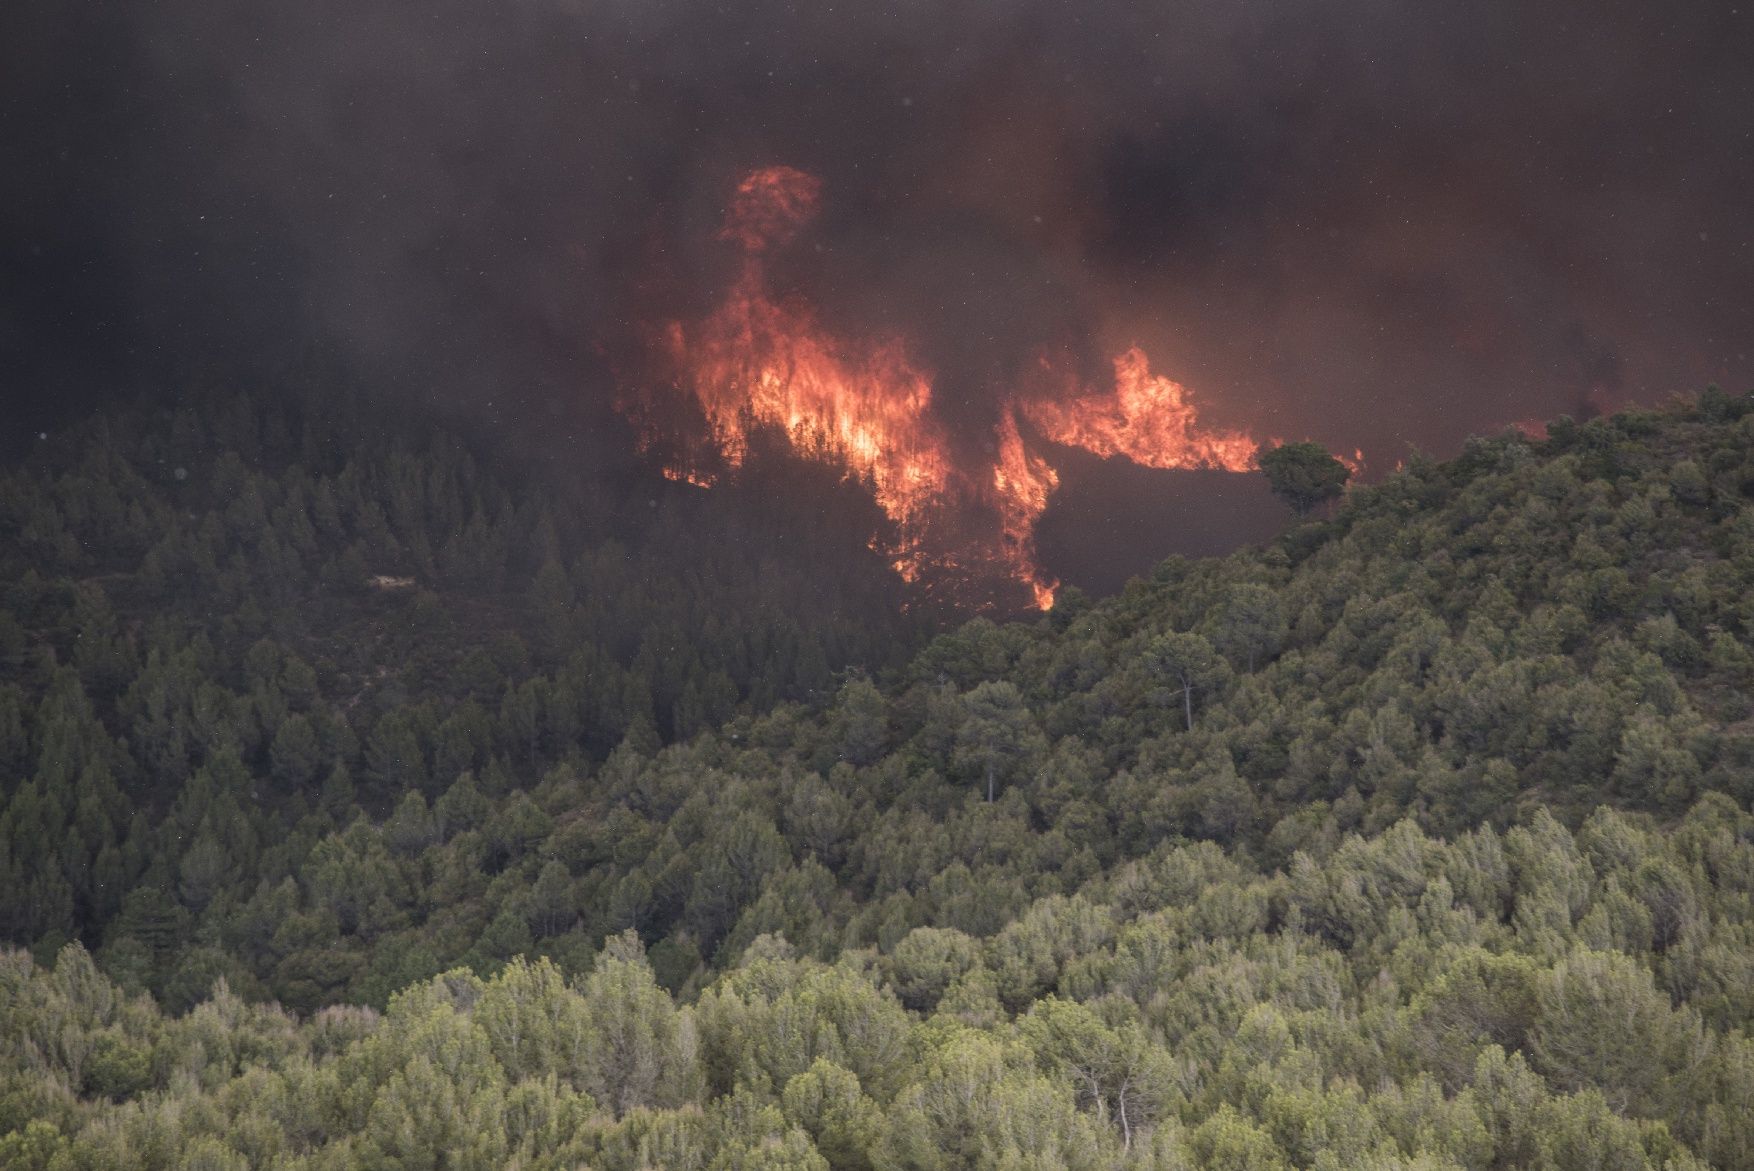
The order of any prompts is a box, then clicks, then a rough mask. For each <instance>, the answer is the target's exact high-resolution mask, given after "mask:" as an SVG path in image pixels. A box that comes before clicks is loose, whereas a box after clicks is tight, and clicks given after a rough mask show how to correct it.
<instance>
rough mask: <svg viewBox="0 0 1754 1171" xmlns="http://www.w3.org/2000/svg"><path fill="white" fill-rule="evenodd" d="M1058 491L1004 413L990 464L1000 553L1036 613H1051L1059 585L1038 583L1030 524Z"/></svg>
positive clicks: (1048, 468)
mask: <svg viewBox="0 0 1754 1171" xmlns="http://www.w3.org/2000/svg"><path fill="white" fill-rule="evenodd" d="M1059 486H1060V473H1058V472H1056V471H1054V469H1053V467H1052V465H1050V464H1049V463H1048V461H1047V460H1045V459H1043V458H1042V457H1041V456H1039V455H1036V454H1035V453H1034V452H1032V451H1030V450H1029V449H1028V448H1027V447H1025V446H1024V445H1023V435H1022V433H1021V432H1020V431H1018V429H1017V416H1016V415H1015V414H1013V413H1012V412H1010V411H1006V412H1005V413H1004V414H1003V415H1002V416H1000V419H999V457H998V459H997V460H996V461H995V462H994V463H993V491H994V492H995V493H997V495H998V502H999V532H1000V537H1001V540H1002V545H1001V548H1002V551H1003V554H1004V557H1005V560H1006V561H1007V562H1008V563H1009V564H1010V565H1011V566H1012V568H1013V571H1014V573H1015V576H1017V577H1018V578H1019V579H1020V580H1021V581H1022V582H1023V583H1024V584H1025V585H1027V586H1028V587H1029V588H1030V591H1031V592H1032V593H1033V594H1034V595H1035V605H1036V608H1037V609H1039V610H1048V609H1052V608H1053V604H1054V591H1055V590H1056V589H1058V588H1059V584H1060V583H1059V582H1057V581H1051V580H1048V579H1046V578H1044V577H1043V575H1042V571H1041V568H1040V567H1039V566H1038V565H1037V564H1036V562H1035V522H1036V518H1037V517H1039V516H1041V514H1042V513H1043V512H1046V511H1047V506H1048V497H1050V496H1052V495H1053V494H1054V489H1055V488H1058V487H1059Z"/></svg>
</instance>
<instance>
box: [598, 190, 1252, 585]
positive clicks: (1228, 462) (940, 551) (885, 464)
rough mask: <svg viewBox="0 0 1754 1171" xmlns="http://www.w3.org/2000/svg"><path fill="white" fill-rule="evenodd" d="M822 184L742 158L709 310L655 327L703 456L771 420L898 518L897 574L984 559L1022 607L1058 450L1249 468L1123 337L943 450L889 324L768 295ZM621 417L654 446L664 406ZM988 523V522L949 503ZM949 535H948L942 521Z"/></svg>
mask: <svg viewBox="0 0 1754 1171" xmlns="http://www.w3.org/2000/svg"><path fill="white" fill-rule="evenodd" d="M820 195H821V183H820V181H819V180H817V179H816V178H815V177H814V176H811V175H809V174H806V173H805V172H803V171H799V170H795V169H793V168H790V167H769V168H764V169H761V170H757V171H754V172H752V173H750V174H749V175H748V176H746V177H745V178H744V179H743V181H742V182H741V183H740V184H739V185H738V187H737V189H736V192H735V195H734V197H733V199H732V201H731V204H730V206H729V208H728V209H727V211H726V214H725V218H724V223H723V225H722V227H721V228H720V230H719V232H718V239H720V240H721V241H724V242H727V243H730V244H734V245H735V246H737V247H738V248H739V249H741V251H742V253H743V255H742V260H741V265H740V267H739V269H738V270H737V276H736V277H735V279H734V280H733V282H732V283H731V285H730V288H729V290H728V291H727V293H726V295H725V297H724V299H723V301H722V303H721V304H720V305H719V307H718V308H717V309H716V310H714V311H713V312H711V313H710V314H708V315H706V316H705V317H704V318H703V319H700V320H697V321H692V322H685V321H673V322H670V323H669V324H668V325H667V326H666V327H665V329H664V330H663V332H662V337H663V348H664V349H665V351H666V353H665V354H664V358H665V360H666V362H667V363H668V365H669V368H670V373H671V375H672V378H673V381H674V384H675V386H676V387H678V388H679V389H680V390H681V391H682V392H683V393H684V394H686V395H688V396H690V397H691V398H692V399H693V401H694V403H695V404H696V405H697V406H698V407H699V409H700V411H701V414H702V415H703V416H704V419H705V424H706V431H707V437H708V439H709V441H710V447H711V450H712V453H713V456H714V458H715V459H716V460H717V461H719V462H720V463H721V464H722V465H723V466H726V467H730V468H736V467H738V466H740V465H741V464H742V463H743V461H744V460H745V459H746V458H747V455H748V452H749V448H750V439H751V435H752V432H753V430H754V429H755V428H761V427H765V428H772V429H775V430H777V431H778V432H780V433H782V434H783V435H784V436H785V437H786V440H787V442H788V443H789V444H790V445H791V447H792V448H793V449H794V450H796V451H797V452H798V453H799V454H801V455H805V456H809V457H812V458H817V459H822V460H825V461H829V462H831V463H833V464H835V465H837V466H839V467H842V468H844V469H845V471H846V472H847V474H848V475H850V476H856V477H858V478H860V479H862V480H864V481H866V482H868V483H869V484H870V485H871V488H872V492H873V494H874V496H875V498H876V501H877V504H878V505H879V506H880V507H881V508H882V509H883V511H884V513H885V514H887V516H888V517H889V518H890V519H891V520H892V521H893V522H894V523H895V528H896V533H897V534H898V536H897V540H896V544H895V545H894V546H893V547H890V548H886V549H884V550H882V551H883V552H885V553H886V554H887V555H888V556H889V557H890V559H891V564H892V565H893V567H894V568H895V570H896V572H898V573H899V574H901V575H902V576H903V577H904V578H906V579H907V580H910V581H912V580H916V579H917V578H919V577H920V576H921V574H922V572H923V570H924V568H925V567H926V566H927V565H928V564H936V565H942V566H949V567H955V568H957V569H959V570H962V571H966V572H976V571H977V570H978V567H980V566H981V565H983V564H990V565H993V566H995V567H996V568H997V569H999V570H1000V571H1001V572H1003V573H1004V574H1005V575H1006V576H1009V577H1011V578H1013V579H1015V580H1016V581H1018V582H1020V583H1022V584H1023V585H1025V586H1027V587H1028V589H1029V591H1030V595H1031V597H1032V599H1033V602H1034V604H1035V605H1036V606H1037V607H1039V608H1042V609H1046V608H1048V607H1050V606H1052V605H1053V599H1054V592H1055V589H1056V587H1057V585H1058V583H1057V582H1056V581H1054V580H1052V579H1051V577H1050V576H1049V575H1047V574H1046V573H1045V572H1044V571H1043V570H1042V568H1041V567H1040V565H1039V563H1038V562H1037V559H1036V555H1035V525H1036V521H1037V520H1038V518H1039V517H1040V516H1041V514H1042V513H1043V512H1044V511H1045V510H1046V509H1047V506H1048V502H1049V499H1050V498H1051V497H1052V495H1053V493H1054V491H1055V489H1056V488H1058V486H1059V483H1060V476H1059V473H1058V472H1057V471H1056V470H1055V468H1054V466H1053V464H1052V462H1051V461H1050V454H1051V449H1052V447H1053V446H1054V445H1058V446H1061V447H1073V448H1080V449H1083V450H1085V451H1089V452H1091V453H1093V454H1096V455H1099V456H1103V457H1113V456H1126V457H1127V458H1128V459H1131V460H1133V461H1134V462H1136V463H1138V464H1141V465H1143V466H1145V467H1152V468H1166V469H1200V468H1203V469H1217V470H1222V471H1233V472H1241V471H1247V470H1249V469H1250V468H1252V467H1253V466H1254V459H1255V452H1256V450H1257V448H1258V446H1259V444H1258V441H1257V440H1255V439H1254V438H1253V437H1251V436H1249V435H1247V434H1244V433H1242V432H1235V431H1214V430H1208V429H1204V428H1202V427H1201V426H1200V423H1199V418H1198V411H1197V409H1196V407H1195V405H1194V404H1193V402H1192V401H1191V399H1190V396H1189V394H1188V392H1187V390H1186V388H1184V387H1183V386H1182V385H1180V384H1179V383H1177V382H1174V381H1172V380H1170V379H1169V378H1166V377H1163V376H1161V375H1158V374H1154V373H1152V371H1151V366H1150V359H1149V357H1148V356H1147V355H1146V353H1145V351H1144V350H1143V349H1142V348H1140V347H1138V346H1134V347H1132V348H1130V349H1128V350H1127V351H1125V352H1124V353H1122V354H1120V355H1118V356H1117V357H1116V358H1115V359H1114V362H1113V368H1114V381H1113V384H1112V385H1110V386H1102V387H1095V386H1088V385H1084V384H1083V383H1082V381H1081V380H1080V379H1079V378H1077V377H1076V376H1075V375H1074V374H1073V373H1072V372H1071V371H1070V369H1069V368H1068V369H1066V370H1059V369H1057V368H1056V367H1055V365H1054V363H1053V362H1051V361H1050V360H1048V359H1045V358H1044V359H1043V364H1044V367H1046V369H1047V373H1048V374H1049V378H1047V379H1046V380H1045V381H1046V382H1047V383H1048V384H1051V385H1055V386H1058V387H1059V388H1060V392H1059V393H1050V392H1044V391H1041V390H1039V389H1037V390H1033V391H1032V392H1030V393H1029V394H1012V395H1008V396H1005V397H1004V398H1002V400H1001V401H1000V402H999V403H998V405H997V410H996V418H995V419H994V421H993V423H992V434H991V436H990V437H989V441H988V442H986V443H984V444H983V445H982V449H983V450H985V451H987V452H989V453H990V454H989V455H988V456H985V457H983V460H990V462H988V463H984V464H983V465H982V466H969V464H970V461H969V460H968V459H967V458H961V459H959V458H958V457H957V456H956V454H955V453H954V449H953V447H952V444H951V441H950V436H949V434H948V433H947V432H946V430H945V427H944V425H943V424H942V423H941V421H940V420H939V419H938V418H937V417H936V416H935V415H934V413H933V400H932V395H933V385H934V383H933V375H932V372H931V371H930V370H928V369H926V368H924V367H923V366H922V365H920V364H919V363H918V362H917V360H916V359H915V358H914V356H913V355H912V354H911V353H910V350H909V346H908V343H907V340H906V339H905V338H902V337H899V336H881V335H878V336H868V337H850V336H844V335H843V334H840V333H836V332H834V331H832V330H830V329H828V328H827V327H825V326H824V325H823V323H822V322H821V320H820V319H819V315H818V313H817V312H816V310H815V309H814V307H813V306H811V305H809V304H807V303H805V302H803V301H802V300H800V299H798V298H796V297H788V296H782V295H780V294H777V293H776V292H775V291H774V288H773V285H772V283H771V282H770V279H769V274H768V271H767V259H768V257H770V256H771V255H772V254H773V253H774V252H775V251H776V250H777V249H779V248H782V247H783V246H784V245H785V244H787V243H788V242H789V241H791V240H792V239H793V238H795V237H796V236H797V235H798V233H799V232H800V231H802V230H803V229H804V228H805V227H806V226H807V225H808V224H809V222H810V220H811V219H812V218H813V217H814V216H815V214H816V212H817V209H818V204H819V200H820ZM627 409H628V413H629V414H630V415H634V416H637V417H639V418H640V419H642V420H643V421H645V422H646V423H647V426H646V427H645V429H644V438H643V440H642V442H644V443H645V444H646V446H647V447H648V449H653V448H656V447H657V446H659V445H660V444H661V442H662V440H663V429H662V427H660V426H655V425H651V421H652V420H654V419H658V418H662V417H663V414H664V412H663V411H662V409H661V406H660V404H658V403H655V402H653V401H651V399H650V396H642V397H639V398H636V399H634V400H631V401H630V402H629V403H628V404H627ZM696 462H697V461H691V460H689V459H687V458H686V457H682V458H677V457H672V458H671V459H670V460H669V462H668V463H667V464H666V466H665V474H666V475H667V476H669V477H670V478H671V479H673V480H677V481H683V482H688V483H693V484H697V485H700V486H710V485H711V483H712V482H713V479H712V473H711V472H710V471H709V470H708V469H706V468H703V467H700V466H696ZM970 511H973V512H976V513H978V514H981V515H990V516H992V517H994V518H995V521H994V522H989V523H991V528H990V529H988V530H987V531H986V535H984V536H983V535H981V530H980V529H979V528H978V527H977V528H976V530H975V532H974V535H972V536H971V535H970V528H971V526H970V525H969V524H967V523H960V524H945V523H940V522H942V521H943V519H944V518H945V517H946V516H948V515H949V514H951V513H954V512H964V513H967V512H970ZM952 533H953V534H955V535H954V536H950V535H947V534H952Z"/></svg>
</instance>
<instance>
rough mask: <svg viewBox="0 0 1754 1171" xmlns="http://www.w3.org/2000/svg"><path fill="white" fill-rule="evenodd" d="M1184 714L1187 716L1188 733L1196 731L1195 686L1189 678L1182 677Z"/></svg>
mask: <svg viewBox="0 0 1754 1171" xmlns="http://www.w3.org/2000/svg"><path fill="white" fill-rule="evenodd" d="M1182 712H1183V714H1185V715H1186V716H1187V721H1188V731H1190V732H1192V731H1193V730H1194V684H1193V682H1192V680H1190V679H1188V678H1187V676H1185V675H1184V676H1183V677H1182Z"/></svg>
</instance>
